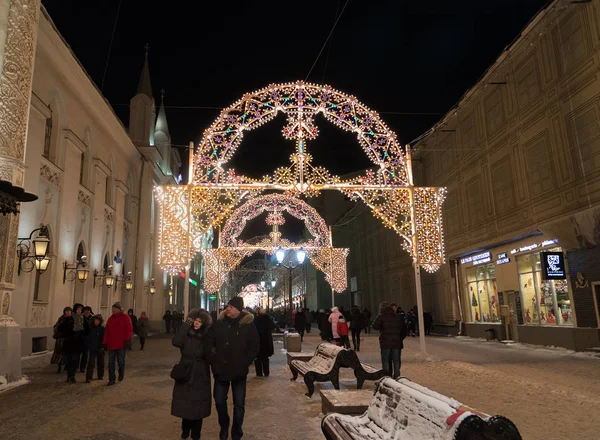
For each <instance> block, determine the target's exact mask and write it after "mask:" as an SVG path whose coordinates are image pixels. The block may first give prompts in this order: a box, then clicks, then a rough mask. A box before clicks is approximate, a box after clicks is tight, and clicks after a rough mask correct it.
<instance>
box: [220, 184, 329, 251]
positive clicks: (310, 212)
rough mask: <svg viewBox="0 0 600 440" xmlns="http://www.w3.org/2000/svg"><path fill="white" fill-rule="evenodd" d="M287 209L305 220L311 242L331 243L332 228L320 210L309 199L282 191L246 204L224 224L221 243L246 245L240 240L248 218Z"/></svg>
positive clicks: (313, 244)
mask: <svg viewBox="0 0 600 440" xmlns="http://www.w3.org/2000/svg"><path fill="white" fill-rule="evenodd" d="M265 211H266V212H270V213H276V212H279V213H280V212H287V213H288V214H290V215H292V216H294V217H296V218H297V219H299V220H302V221H303V222H304V224H305V225H306V229H308V232H310V234H311V235H312V236H313V237H314V239H313V240H310V241H309V242H308V243H307V245H310V246H322V247H325V246H329V230H328V229H327V224H326V223H325V220H323V218H322V217H321V216H320V215H319V214H318V213H317V211H316V210H315V209H314V208H313V207H311V206H310V205H308V204H307V203H306V202H304V201H302V200H300V199H297V198H295V197H289V196H285V195H281V194H268V195H264V196H260V197H256V198H254V199H251V200H249V201H248V202H246V203H244V204H243V205H242V206H241V207H239V208H238V209H236V210H235V211H234V212H233V213H232V214H231V216H230V217H229V219H228V220H227V222H226V223H225V226H223V230H222V232H221V244H222V246H225V247H236V246H239V245H243V243H238V237H239V235H240V234H241V232H242V231H243V229H244V227H245V226H246V223H247V222H248V220H251V219H253V218H256V217H257V216H259V215H260V214H262V213H263V212H265Z"/></svg>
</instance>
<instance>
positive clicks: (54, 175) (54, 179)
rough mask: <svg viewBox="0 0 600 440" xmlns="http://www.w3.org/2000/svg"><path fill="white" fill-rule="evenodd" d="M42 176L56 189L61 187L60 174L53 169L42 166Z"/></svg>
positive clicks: (45, 165)
mask: <svg viewBox="0 0 600 440" xmlns="http://www.w3.org/2000/svg"><path fill="white" fill-rule="evenodd" d="M40 176H42V178H43V179H44V180H46V181H47V182H50V183H51V184H53V185H54V186H56V187H60V172H58V171H55V170H53V169H51V168H50V167H49V166H48V165H47V164H45V163H43V164H42V165H41V166H40Z"/></svg>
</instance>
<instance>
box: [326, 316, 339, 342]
mask: <svg viewBox="0 0 600 440" xmlns="http://www.w3.org/2000/svg"><path fill="white" fill-rule="evenodd" d="M341 317H342V314H341V313H340V312H332V313H331V315H329V319H328V321H329V323H330V324H331V333H332V334H333V339H338V338H339V337H340V335H339V333H338V331H337V323H338V321H339V319H340V318H341Z"/></svg>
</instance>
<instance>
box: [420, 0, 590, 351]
mask: <svg viewBox="0 0 600 440" xmlns="http://www.w3.org/2000/svg"><path fill="white" fill-rule="evenodd" d="M599 23H600V2H599V1H597V0H594V1H591V2H563V1H555V2H551V3H550V4H548V5H547V6H546V7H545V8H544V9H543V10H542V11H541V12H540V13H539V14H538V15H537V16H536V17H535V18H534V19H533V20H532V21H531V22H530V24H529V25H528V26H527V27H526V28H525V29H524V30H523V32H522V33H521V35H520V36H519V37H518V39H517V40H515V41H514V42H513V43H512V44H511V45H510V46H509V47H507V48H506V49H505V50H504V52H503V53H502V54H501V55H500V57H499V58H498V59H497V61H496V62H495V63H494V65H492V66H491V67H490V68H489V69H488V71H487V72H486V73H485V74H484V76H483V77H482V78H481V79H480V81H479V82H478V83H477V84H475V85H474V86H473V87H472V88H471V89H470V90H469V91H468V92H467V93H466V94H465V95H464V96H463V98H462V99H461V100H460V102H459V103H458V104H457V105H456V106H455V107H454V108H453V109H452V110H451V111H450V112H449V113H448V114H447V115H446V116H445V117H444V118H443V119H442V120H441V121H440V122H439V123H438V124H436V125H435V126H434V127H433V128H432V129H431V130H430V131H429V132H428V133H426V134H425V135H424V136H423V137H422V138H421V139H420V140H419V141H418V142H417V143H416V144H415V145H414V155H413V157H414V158H415V159H416V165H417V167H416V168H417V169H416V173H415V174H416V180H417V182H416V183H417V184H418V185H421V186H424V185H427V186H445V187H447V189H448V193H447V199H446V202H445V206H444V215H445V236H446V246H447V256H448V258H449V260H450V264H449V265H447V266H446V267H445V268H443V270H441V271H440V272H439V273H438V274H436V275H433V276H427V277H424V290H425V291H427V292H429V293H430V295H429V299H428V298H427V295H426V298H425V301H426V304H427V303H428V301H429V306H430V307H434V308H436V309H437V310H438V311H439V312H441V316H439V317H438V322H440V323H441V324H445V325H446V326H448V327H447V330H448V331H449V332H450V331H456V328H455V322H457V321H462V322H463V323H464V325H463V328H462V333H463V334H466V335H469V336H475V337H485V335H486V330H488V329H490V328H493V329H494V330H495V331H496V335H497V337H498V338H510V339H513V340H517V341H521V342H527V343H534V344H544V345H555V346H562V347H567V348H570V349H575V350H584V349H587V348H590V347H597V346H600V339H599V330H598V327H599V319H600V314H599V312H598V292H597V291H596V290H594V289H597V287H595V286H596V284H595V283H596V282H598V281H600V278H598V275H599V274H598V269H597V265H594V262H597V261H598V258H599V257H600V248H599V247H598V245H599V244H600V234H599V231H600V79H599V78H598V68H599V63H600V51H599V49H600V27H599ZM442 302H443V304H442ZM503 306H504V307H503ZM506 323H507V324H508V335H507V334H506V331H507V326H506V325H504V324H506Z"/></svg>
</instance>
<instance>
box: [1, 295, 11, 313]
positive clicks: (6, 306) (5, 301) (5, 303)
mask: <svg viewBox="0 0 600 440" xmlns="http://www.w3.org/2000/svg"><path fill="white" fill-rule="evenodd" d="M9 310H10V293H8V292H4V295H3V296H2V309H1V310H0V316H2V315H8V311H9Z"/></svg>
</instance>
